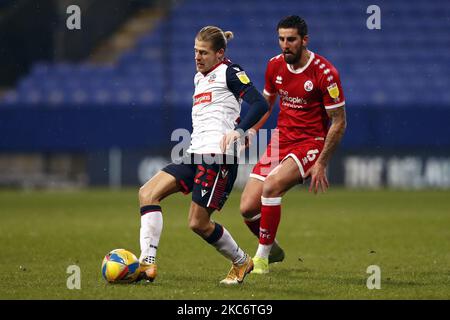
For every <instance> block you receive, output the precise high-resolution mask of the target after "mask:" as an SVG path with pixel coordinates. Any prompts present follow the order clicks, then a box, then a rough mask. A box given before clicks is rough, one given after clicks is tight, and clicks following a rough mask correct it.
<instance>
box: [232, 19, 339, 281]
mask: <svg viewBox="0 0 450 320" xmlns="http://www.w3.org/2000/svg"><path fill="white" fill-rule="evenodd" d="M277 31H278V41H279V45H280V48H281V50H282V53H281V54H279V55H277V56H275V57H273V58H272V59H270V61H269V62H268V64H267V70H266V75H265V87H264V97H265V99H266V100H267V101H268V103H269V106H270V108H269V111H268V112H267V113H266V115H265V116H264V117H263V118H262V119H261V120H260V121H259V122H258V123H257V124H256V125H255V126H253V128H252V129H253V130H254V131H253V134H255V133H256V131H257V130H258V129H259V128H261V127H262V125H263V124H264V122H265V121H266V120H267V118H268V117H269V115H270V112H271V111H272V108H273V105H274V104H275V101H276V99H277V96H279V99H280V100H279V104H280V112H279V115H278V122H277V128H276V130H275V134H273V135H272V138H271V141H270V143H269V145H268V146H267V150H266V152H265V153H264V155H263V156H262V157H261V159H260V161H259V162H258V163H257V164H256V165H255V167H254V168H253V171H252V173H251V174H250V179H249V181H248V182H247V185H246V186H245V189H244V192H243V194H242V198H241V206H240V210H241V214H242V215H243V217H244V221H245V223H246V224H247V226H248V227H249V229H250V230H251V231H252V232H253V233H254V234H255V235H256V236H257V237H259V246H258V249H257V251H256V254H255V257H254V258H253V262H254V269H253V272H252V273H256V274H265V273H268V272H269V263H271V262H278V261H282V260H283V259H284V251H283V250H282V249H281V248H280V247H279V246H278V244H277V242H276V241H275V236H276V233H277V229H278V224H279V222H280V217H281V199H282V197H283V195H284V194H285V193H286V192H287V191H288V190H289V189H291V188H292V187H293V186H295V185H297V184H299V183H303V182H304V180H305V179H307V178H311V183H310V187H309V191H310V192H312V191H313V192H314V193H315V194H316V193H317V192H318V191H319V190H320V191H322V192H325V191H326V190H327V188H328V186H329V184H328V179H327V176H326V169H327V166H328V163H329V161H330V159H331V155H332V153H333V152H334V150H335V149H336V148H337V146H338V144H339V142H340V141H341V139H342V137H343V135H344V132H345V129H346V115H345V100H344V94H343V91H342V87H341V82H340V79H339V73H338V71H337V70H336V68H335V67H334V66H333V65H332V64H331V63H330V62H329V61H328V60H326V59H325V58H324V57H322V56H320V55H318V54H316V53H314V52H312V51H310V50H308V49H307V45H308V40H309V37H308V29H307V25H306V22H305V21H304V20H303V19H302V18H300V17H298V16H289V17H286V18H284V19H282V20H281V21H280V22H279V23H278V26H277ZM252 129H251V130H252Z"/></svg>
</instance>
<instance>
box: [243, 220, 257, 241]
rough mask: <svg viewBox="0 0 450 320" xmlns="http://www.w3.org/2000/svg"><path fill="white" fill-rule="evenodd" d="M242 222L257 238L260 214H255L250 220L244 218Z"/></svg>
mask: <svg viewBox="0 0 450 320" xmlns="http://www.w3.org/2000/svg"><path fill="white" fill-rule="evenodd" d="M244 222H245V224H246V225H247V227H248V228H249V229H250V231H251V232H252V233H253V234H254V235H255V236H256V237H258V238H259V224H260V222H261V214H257V215H256V216H254V217H252V218H250V219H247V218H244Z"/></svg>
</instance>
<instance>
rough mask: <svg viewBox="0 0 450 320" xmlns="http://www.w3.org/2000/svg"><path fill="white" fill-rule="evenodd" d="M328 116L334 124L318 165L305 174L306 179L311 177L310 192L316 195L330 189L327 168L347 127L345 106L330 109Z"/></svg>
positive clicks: (317, 162)
mask: <svg viewBox="0 0 450 320" xmlns="http://www.w3.org/2000/svg"><path fill="white" fill-rule="evenodd" d="M327 114H328V116H329V117H330V119H331V121H332V122H331V126H330V129H329V130H328V134H327V137H326V138H325V145H324V147H323V150H322V153H321V154H320V156H319V158H318V159H317V161H316V163H315V164H314V165H313V166H312V167H311V168H310V169H309V170H308V171H307V172H306V174H305V178H306V177H308V176H311V184H310V186H309V191H310V192H311V191H314V193H317V191H318V190H319V189H320V190H322V192H325V191H326V190H327V189H328V186H329V184H328V179H327V175H326V168H327V165H328V162H329V161H330V159H331V155H332V154H333V153H334V151H335V150H336V148H337V146H338V145H339V143H340V142H341V140H342V137H343V136H344V133H345V129H346V127H347V119H346V115H345V106H342V107H340V108H335V109H329V110H327Z"/></svg>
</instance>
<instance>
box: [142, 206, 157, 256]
mask: <svg viewBox="0 0 450 320" xmlns="http://www.w3.org/2000/svg"><path fill="white" fill-rule="evenodd" d="M162 228H163V217H162V213H161V211H152V212H148V213H146V214H144V215H143V216H141V230H140V244H141V256H140V258H139V261H141V262H142V260H143V259H145V258H146V257H153V258H156V250H157V249H158V244H159V239H160V238H161V232H162ZM152 260H153V261H155V260H154V259H152ZM153 263H154V262H153Z"/></svg>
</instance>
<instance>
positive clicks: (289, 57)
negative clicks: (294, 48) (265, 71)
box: [283, 47, 303, 64]
mask: <svg viewBox="0 0 450 320" xmlns="http://www.w3.org/2000/svg"><path fill="white" fill-rule="evenodd" d="M302 52H303V47H302V48H300V50H299V51H298V52H297V54H293V53H292V52H290V51H289V54H286V53H285V52H283V56H284V61H286V63H287V64H296V63H297V62H299V61H300V59H301V58H302Z"/></svg>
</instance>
